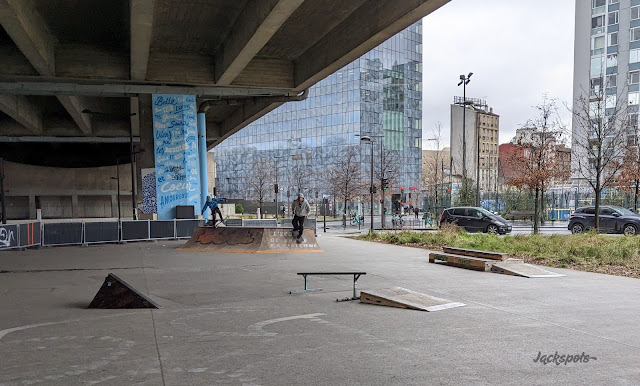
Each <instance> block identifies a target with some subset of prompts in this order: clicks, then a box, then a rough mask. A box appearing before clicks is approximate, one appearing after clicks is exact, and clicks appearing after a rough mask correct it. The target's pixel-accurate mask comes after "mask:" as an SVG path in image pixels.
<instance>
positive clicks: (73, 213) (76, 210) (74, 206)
mask: <svg viewBox="0 0 640 386" xmlns="http://www.w3.org/2000/svg"><path fill="white" fill-rule="evenodd" d="M78 214H79V208H78V195H77V194H74V195H72V196H71V217H72V218H78V217H79V216H78Z"/></svg>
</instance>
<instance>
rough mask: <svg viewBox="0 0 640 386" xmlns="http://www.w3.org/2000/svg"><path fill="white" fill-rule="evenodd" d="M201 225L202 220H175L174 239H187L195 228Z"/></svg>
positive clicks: (202, 223)
mask: <svg viewBox="0 0 640 386" xmlns="http://www.w3.org/2000/svg"><path fill="white" fill-rule="evenodd" d="M203 225H204V221H203V220H176V238H177V239H184V238H189V237H191V235H192V234H193V232H195V230H196V228H197V227H199V226H203Z"/></svg>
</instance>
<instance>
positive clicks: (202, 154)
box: [196, 112, 211, 218]
mask: <svg viewBox="0 0 640 386" xmlns="http://www.w3.org/2000/svg"><path fill="white" fill-rule="evenodd" d="M197 119H198V167H199V168H200V170H199V171H200V204H201V206H204V203H205V202H206V201H207V196H208V191H207V190H208V187H209V183H208V182H207V177H208V174H207V119H206V117H205V113H200V112H198V118H197ZM196 209H197V208H196ZM210 212H211V210H210V209H209V208H207V209H206V210H205V211H204V213H203V214H204V218H209V216H210V215H211V213H210Z"/></svg>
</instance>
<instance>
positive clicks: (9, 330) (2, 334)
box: [0, 312, 135, 340]
mask: <svg viewBox="0 0 640 386" xmlns="http://www.w3.org/2000/svg"><path fill="white" fill-rule="evenodd" d="M133 314H135V313H134V312H128V313H124V314H117V315H105V316H100V317H97V318H87V319H69V320H62V321H59V322H48V323H36V324H27V325H25V326H20V327H13V328H5V329H4V330H0V339H2V338H4V337H5V336H6V335H7V334H10V333H12V332H16V331H22V330H28V329H30V328H36V327H44V326H52V325H54V324H65V323H73V322H85V321H90V320H98V319H105V318H115V317H120V316H126V315H133ZM87 338H93V337H92V336H90V337H87ZM55 339H58V338H57V337H56V338H55ZM52 340H53V339H52Z"/></svg>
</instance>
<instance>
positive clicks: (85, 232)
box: [0, 219, 316, 250]
mask: <svg viewBox="0 0 640 386" xmlns="http://www.w3.org/2000/svg"><path fill="white" fill-rule="evenodd" d="M203 225H204V221H203V220H197V219H194V220H191V219H184V220H183V219H174V220H128V221H121V222H118V221H86V222H85V221H72V222H51V223H42V222H40V221H29V222H25V223H20V224H6V225H0V250H4V249H17V248H27V247H33V246H39V245H43V246H61V245H85V244H100V243H116V242H120V241H149V240H162V239H184V238H189V237H191V235H193V232H194V231H195V230H196V228H197V227H198V226H203ZM227 225H228V226H248V227H265V228H276V227H278V223H277V222H276V220H275V219H246V220H243V219H227ZM281 226H282V227H284V228H292V225H291V219H282V224H281ZM305 228H313V229H314V230H315V229H316V219H307V220H306V221H305Z"/></svg>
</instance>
